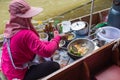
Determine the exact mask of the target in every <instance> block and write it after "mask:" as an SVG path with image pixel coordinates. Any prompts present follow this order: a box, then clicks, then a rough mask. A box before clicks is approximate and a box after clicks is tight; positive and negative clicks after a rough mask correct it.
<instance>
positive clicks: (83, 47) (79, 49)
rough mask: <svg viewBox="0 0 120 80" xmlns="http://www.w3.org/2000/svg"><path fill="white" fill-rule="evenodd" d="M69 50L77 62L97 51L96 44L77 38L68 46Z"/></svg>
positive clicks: (69, 53)
mask: <svg viewBox="0 0 120 80" xmlns="http://www.w3.org/2000/svg"><path fill="white" fill-rule="evenodd" d="M67 49H68V55H69V56H70V57H71V58H72V59H74V60H76V59H79V58H81V57H83V56H85V55H86V54H89V53H91V52H92V51H93V50H94V49H95V44H94V43H93V42H92V41H91V40H89V39H85V38H77V39H75V40H73V41H71V42H70V43H69V44H68V46H67Z"/></svg>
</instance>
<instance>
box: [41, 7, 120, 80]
mask: <svg viewBox="0 0 120 80" xmlns="http://www.w3.org/2000/svg"><path fill="white" fill-rule="evenodd" d="M108 13H109V8H108V9H104V10H101V11H98V12H95V13H93V16H92V17H93V18H92V25H96V24H98V23H101V22H104V20H105V17H106V16H107V15H108ZM89 18H90V15H85V16H83V17H79V18H76V19H73V20H71V23H73V22H76V21H80V20H82V21H86V22H88V23H89ZM119 42H120V40H115V41H113V42H111V43H108V44H106V45H104V46H102V47H100V48H99V49H97V50H95V51H93V52H92V53H90V55H86V56H84V57H82V58H80V59H78V60H76V61H74V62H73V63H71V64H69V65H67V66H65V67H63V68H61V69H59V70H58V71H56V72H54V73H52V74H50V75H48V76H46V77H44V78H42V79H40V80H120V76H119V74H120V67H119V66H120V52H119V50H120V44H119Z"/></svg>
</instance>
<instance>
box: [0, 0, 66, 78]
mask: <svg viewBox="0 0 120 80" xmlns="http://www.w3.org/2000/svg"><path fill="white" fill-rule="evenodd" d="M42 10H43V9H42V8H35V7H30V6H29V5H28V4H27V3H26V2H25V1H24V0H12V2H11V3H10V5H9V12H10V20H9V23H7V24H6V27H5V31H4V36H5V40H4V44H3V47H2V62H1V64H2V72H3V74H4V75H5V76H6V77H7V80H13V79H19V80H36V79H39V78H42V77H44V76H47V75H49V74H51V73H52V72H54V71H56V70H58V69H59V68H60V66H59V64H58V63H56V62H52V61H48V62H43V63H40V64H37V65H36V64H35V65H31V62H32V61H33V59H34V58H35V55H36V54H37V55H39V56H41V57H50V56H51V55H52V54H53V53H54V52H55V50H57V49H58V47H59V46H58V45H59V42H60V40H61V39H65V38H66V37H67V36H66V35H61V36H60V35H57V36H55V37H54V38H53V39H52V40H50V41H48V42H45V41H40V39H39V35H38V33H37V32H36V30H35V29H34V27H33V25H32V23H31V19H32V17H33V16H35V15H37V14H38V13H40V12H42Z"/></svg>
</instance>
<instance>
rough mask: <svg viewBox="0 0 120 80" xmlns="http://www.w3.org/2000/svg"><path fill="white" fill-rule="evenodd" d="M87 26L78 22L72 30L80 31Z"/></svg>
mask: <svg viewBox="0 0 120 80" xmlns="http://www.w3.org/2000/svg"><path fill="white" fill-rule="evenodd" d="M85 26H86V23H85V22H84V21H78V22H74V23H73V24H72V26H71V29H72V30H80V29H83V28H84V27H85Z"/></svg>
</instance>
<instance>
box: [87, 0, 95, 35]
mask: <svg viewBox="0 0 120 80" xmlns="http://www.w3.org/2000/svg"><path fill="white" fill-rule="evenodd" d="M91 1H92V2H91V9H90V20H89V30H88V36H90V32H91V26H92V17H93V12H94V0H91Z"/></svg>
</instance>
